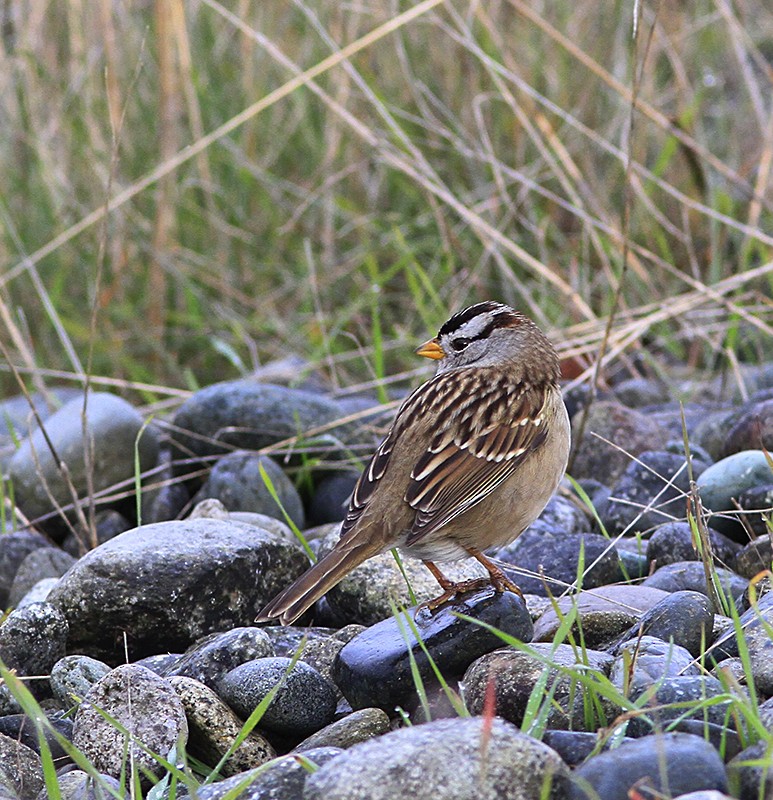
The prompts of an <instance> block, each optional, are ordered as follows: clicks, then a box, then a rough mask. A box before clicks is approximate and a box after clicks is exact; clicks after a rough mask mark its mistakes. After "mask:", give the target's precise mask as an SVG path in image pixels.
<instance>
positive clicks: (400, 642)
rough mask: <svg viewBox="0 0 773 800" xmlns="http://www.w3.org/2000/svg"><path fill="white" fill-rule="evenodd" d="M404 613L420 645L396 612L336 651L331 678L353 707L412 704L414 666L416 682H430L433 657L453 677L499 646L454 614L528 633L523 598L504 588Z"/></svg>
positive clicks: (389, 707) (496, 640)
mask: <svg viewBox="0 0 773 800" xmlns="http://www.w3.org/2000/svg"><path fill="white" fill-rule="evenodd" d="M407 613H409V614H410V615H411V620H412V622H413V624H414V625H415V627H416V633H418V637H419V640H420V642H421V643H423V645H424V647H422V646H421V644H420V643H419V640H417V638H416V634H415V633H414V631H413V630H412V629H411V627H410V625H409V623H408V621H407V620H406V618H405V616H404V615H401V616H398V617H397V618H394V617H390V618H389V619H385V620H383V621H382V622H379V623H377V624H376V625H372V626H371V627H369V628H367V629H366V630H364V631H363V632H362V633H360V634H358V635H357V636H355V637H354V638H353V639H351V641H349V642H348V643H347V644H346V645H344V647H343V648H342V649H341V651H340V652H339V653H338V658H337V660H336V662H335V665H334V667H333V679H334V681H335V683H336V685H337V686H338V687H339V688H340V690H341V691H342V692H343V695H344V697H346V699H347V700H348V701H349V703H350V704H351V706H352V708H353V709H358V708H368V707H369V706H376V707H378V708H383V709H384V710H385V711H387V712H388V713H393V712H394V709H395V707H396V706H404V707H406V708H409V709H412V708H414V707H415V706H416V705H417V704H418V696H417V691H416V678H415V675H414V669H415V670H417V671H418V675H419V676H420V679H421V681H422V684H424V685H425V686H431V685H434V684H435V683H436V677H435V671H434V669H433V667H432V662H434V664H435V666H436V667H437V669H438V670H439V671H440V674H441V675H443V677H444V678H446V680H448V681H452V682H453V681H454V680H455V679H456V678H459V677H461V676H462V675H463V674H464V671H465V670H466V669H467V667H468V666H469V665H470V664H471V663H472V662H473V661H474V660H475V659H476V658H478V656H480V655H483V654H484V653H488V652H490V651H492V650H495V649H496V648H498V647H501V646H502V639H500V638H499V637H498V636H497V635H496V634H494V633H492V632H491V631H489V630H487V629H486V628H485V627H483V626H482V625H478V624H475V623H472V622H470V621H468V620H465V619H462V618H460V616H459V615H465V616H472V617H474V618H475V619H477V620H480V622H482V623H487V624H489V625H491V626H493V627H495V628H498V629H500V630H502V631H503V632H504V633H506V634H509V635H510V636H513V637H515V638H516V639H520V640H521V641H529V640H530V639H531V635H532V622H531V617H530V616H529V613H528V611H527V610H526V606H525V604H524V602H523V600H521V598H519V597H518V596H517V595H515V594H512V593H510V592H505V593H503V594H496V593H495V592H494V591H493V590H491V589H484V590H482V591H480V592H476V593H474V594H473V593H468V594H464V595H462V596H461V597H460V598H457V599H456V600H455V601H454V602H453V603H452V604H448V605H444V606H442V607H440V608H438V609H437V610H436V611H434V612H433V611H430V610H429V609H428V608H426V607H419V608H418V609H416V608H413V609H411V610H410V611H409V612H407ZM424 648H426V652H425V650H424ZM427 653H429V657H428V655H427ZM430 658H431V661H430Z"/></svg>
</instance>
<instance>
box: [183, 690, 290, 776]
mask: <svg viewBox="0 0 773 800" xmlns="http://www.w3.org/2000/svg"><path fill="white" fill-rule="evenodd" d="M169 683H170V685H171V686H172V688H173V689H174V690H175V692H177V694H178V695H179V697H180V700H181V701H182V704H183V708H184V709H185V716H186V718H187V720H188V726H189V738H188V753H190V754H191V755H193V756H195V757H196V758H198V759H200V760H201V761H203V762H204V763H205V764H211V765H215V764H218V763H220V760H221V759H222V758H223V756H225V754H226V753H227V752H228V751H229V750H230V749H231V747H232V745H233V743H234V741H235V740H236V737H237V736H238V735H239V734H240V733H241V730H242V728H243V727H244V723H243V722H242V721H241V720H240V719H239V718H238V717H237V716H236V714H234V712H233V711H231V709H230V708H228V706H227V705H226V704H225V703H224V702H223V701H222V700H221V699H220V698H219V697H218V696H217V694H215V692H213V691H212V689H210V688H209V687H208V686H205V685H204V684H203V683H199V681H196V680H194V679H193V678H185V677H182V676H176V677H173V678H169ZM275 757H276V751H275V750H274V748H273V747H272V746H271V744H270V742H269V741H268V740H267V739H265V738H264V737H263V736H261V735H260V734H259V733H258V732H257V731H255V730H253V731H252V732H251V733H250V734H249V735H248V736H247V738H246V739H244V740H243V741H242V742H241V744H240V745H239V746H238V747H237V748H236V749H235V750H234V751H233V752H232V753H231V755H229V756H228V760H227V761H226V762H225V764H223V766H222V767H221V772H222V774H223V775H224V776H226V777H227V776H229V775H237V774H238V773H240V772H244V771H245V770H248V769H251V768H253V767H258V766H260V765H261V764H265V763H266V762H267V761H271V759H272V758H275Z"/></svg>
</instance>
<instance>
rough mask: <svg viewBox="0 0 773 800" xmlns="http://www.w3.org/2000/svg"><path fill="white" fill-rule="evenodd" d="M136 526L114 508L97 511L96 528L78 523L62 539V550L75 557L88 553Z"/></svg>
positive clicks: (95, 517)
mask: <svg viewBox="0 0 773 800" xmlns="http://www.w3.org/2000/svg"><path fill="white" fill-rule="evenodd" d="M133 527H134V525H132V523H131V522H129V520H128V519H126V517H125V516H124V515H123V514H121V513H120V512H118V511H116V510H115V509H112V508H106V509H104V510H102V511H97V513H96V514H95V515H94V530H93V531H91V530H84V528H83V527H82V526H81V525H76V526H75V529H74V530H73V531H70V533H68V534H67V535H66V536H65V537H64V539H63V540H62V550H64V551H65V552H66V553H69V554H70V556H72V557H73V558H80V557H81V556H83V555H86V553H88V551H89V550H93V549H94V548H95V547H99V545H101V544H104V543H105V542H107V541H109V540H110V539H113V538H115V537H116V536H118V534H119V533H124V532H125V531H129V530H131V529H132V528H133Z"/></svg>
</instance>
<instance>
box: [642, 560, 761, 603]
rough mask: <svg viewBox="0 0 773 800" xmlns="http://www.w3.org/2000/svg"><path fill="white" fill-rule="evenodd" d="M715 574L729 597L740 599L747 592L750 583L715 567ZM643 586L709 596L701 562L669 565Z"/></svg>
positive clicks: (681, 562)
mask: <svg viewBox="0 0 773 800" xmlns="http://www.w3.org/2000/svg"><path fill="white" fill-rule="evenodd" d="M714 574H715V575H716V576H717V578H718V579H719V583H720V586H721V587H722V590H723V591H724V593H725V595H726V596H727V597H731V598H736V597H740V596H741V595H743V593H744V591H746V586H747V584H748V581H746V580H744V579H743V578H741V577H739V576H738V575H736V574H735V573H734V572H731V571H730V570H728V569H722V568H721V567H715V568H714ZM642 586H644V587H647V588H649V589H662V590H663V591H665V592H679V591H690V592H700V593H701V594H705V595H708V589H707V587H706V573H705V571H704V569H703V564H702V563H701V562H700V561H677V562H676V563H675V564H667V565H666V566H665V567H661V568H660V569H659V570H656V571H655V572H654V573H653V574H652V575H650V576H649V577H648V578H646V579H645V580H644V582H643V583H642Z"/></svg>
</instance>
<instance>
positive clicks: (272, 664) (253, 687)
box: [218, 657, 336, 737]
mask: <svg viewBox="0 0 773 800" xmlns="http://www.w3.org/2000/svg"><path fill="white" fill-rule="evenodd" d="M291 665H292V659H289V658H281V657H275V658H258V659H255V660H254V661H247V662H246V663H244V664H240V665H239V666H238V667H236V668H234V669H232V670H230V672H227V673H226V674H225V675H224V676H223V678H222V679H221V681H220V686H219V690H218V693H219V694H220V696H221V697H222V698H223V699H224V700H225V701H226V702H227V703H228V705H229V706H231V708H233V710H234V711H236V713H237V714H239V716H240V717H241V718H242V719H247V717H249V716H250V714H252V712H253V711H254V710H255V708H257V706H258V705H259V704H260V702H261V701H262V700H263V699H264V698H265V697H266V696H267V695H268V693H269V692H271V691H272V690H274V689H275V688H276V687H277V686H278V687H279V688H278V689H277V690H276V694H275V695H274V698H273V700H272V701H271V703H270V704H269V705H268V707H267V708H266V710H265V712H264V713H263V716H262V717H261V718H260V720H259V724H260V726H261V728H265V729H266V730H271V731H275V732H277V733H281V734H286V735H288V736H298V737H302V736H308V735H309V734H310V733H314V732H315V731H318V730H319V729H320V728H323V727H324V726H325V725H328V724H329V723H330V722H332V721H333V715H334V714H335V710H336V695H335V690H334V689H333V686H332V685H331V684H330V682H329V681H328V680H327V679H326V678H323V677H322V675H320V674H319V673H318V672H317V670H315V669H314V668H313V667H310V666H309V665H308V664H304V663H303V662H302V661H298V662H296V663H295V665H294V666H291Z"/></svg>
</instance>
